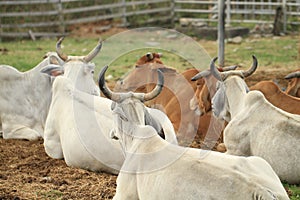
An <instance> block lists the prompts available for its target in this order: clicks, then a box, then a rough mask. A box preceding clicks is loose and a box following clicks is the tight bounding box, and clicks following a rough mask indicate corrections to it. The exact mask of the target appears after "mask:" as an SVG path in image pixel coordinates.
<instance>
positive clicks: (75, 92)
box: [43, 40, 177, 174]
mask: <svg viewBox="0 0 300 200" xmlns="http://www.w3.org/2000/svg"><path fill="white" fill-rule="evenodd" d="M61 41H62V40H60V41H59V42H58V44H57V49H58V50H57V52H58V54H59V55H60V57H61V58H62V59H64V60H66V64H64V66H63V70H64V76H59V77H56V79H55V81H54V83H53V88H52V102H51V105H50V109H49V114H48V117H47V121H46V126H45V137H44V146H45V151H46V153H47V154H48V155H49V156H50V157H52V158H56V159H62V158H64V160H65V162H66V164H67V165H68V166H73V167H78V168H83V169H87V170H91V171H104V172H108V173H113V174H117V173H118V172H119V170H120V168H121V166H122V164H123V162H124V155H123V153H122V151H121V146H120V144H119V142H117V141H112V140H111V139H110V136H109V135H110V132H111V130H112V129H113V128H114V127H113V120H112V112H111V109H110V107H111V103H112V101H111V100H109V99H107V98H103V97H100V96H99V95H94V94H95V91H96V89H95V87H97V86H96V84H95V82H94V80H93V73H94V67H95V65H93V64H92V63H89V62H90V61H91V59H92V58H94V57H95V56H96V55H97V53H98V52H99V51H100V47H101V43H99V44H98V45H97V46H96V47H95V49H94V50H93V51H92V52H91V53H90V54H88V55H87V56H85V57H84V56H66V55H64V54H62V52H61V49H60V43H61ZM87 58H88V59H87ZM56 70H61V67H59V66H58V67H56V66H53V65H52V66H47V67H46V68H45V69H44V70H43V72H46V73H53V72H54V71H56ZM97 89H98V90H99V88H98V87H97ZM143 108H144V109H145V110H147V112H146V114H145V116H144V117H145V124H149V125H151V126H153V127H155V128H156V130H157V131H158V132H160V133H161V135H162V136H163V137H164V138H165V139H166V140H167V141H169V142H172V143H174V144H177V140H176V136H175V131H174V129H173V126H172V124H171V122H170V121H169V119H168V118H167V116H166V115H165V114H164V113H162V112H161V111H159V110H156V109H146V108H145V106H144V107H143Z"/></svg>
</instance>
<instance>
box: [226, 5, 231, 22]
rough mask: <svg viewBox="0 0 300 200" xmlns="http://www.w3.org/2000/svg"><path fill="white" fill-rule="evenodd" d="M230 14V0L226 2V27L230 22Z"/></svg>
mask: <svg viewBox="0 0 300 200" xmlns="http://www.w3.org/2000/svg"><path fill="white" fill-rule="evenodd" d="M230 12H231V8H230V0H227V1H226V25H227V26H230V20H231V16H230Z"/></svg>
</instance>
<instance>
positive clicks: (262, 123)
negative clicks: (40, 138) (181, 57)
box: [211, 56, 300, 184]
mask: <svg viewBox="0 0 300 200" xmlns="http://www.w3.org/2000/svg"><path fill="white" fill-rule="evenodd" d="M215 60H216V59H214V60H213V61H212V63H211V71H212V73H213V75H214V76H215V77H216V78H217V79H218V80H219V82H218V86H217V92H216V94H215V95H214V97H213V99H212V107H213V112H214V115H215V116H216V117H218V118H222V119H225V120H226V121H228V122H229V123H228V125H227V126H226V128H225V130H224V143H225V146H226V148H227V152H226V153H228V154H232V155H239V156H260V157H262V158H263V159H265V160H266V161H267V162H268V163H270V165H271V166H272V168H273V169H274V171H275V172H276V173H277V175H278V176H279V178H280V179H281V180H282V181H287V182H288V183H291V184H294V183H300V167H299V163H300V157H299V155H300V146H299V144H300V132H299V131H300V115H295V114H291V113H288V112H285V111H283V110H282V109H280V108H277V107H275V106H274V105H272V104H271V103H270V102H268V101H267V99H266V98H265V97H264V95H263V94H262V93H261V92H259V91H250V92H249V89H248V87H247V85H246V83H245V81H244V79H243V78H244V77H246V76H247V75H248V74H251V73H253V72H254V71H255V70H256V68H257V65H258V64H257V59H256V58H255V57H254V56H253V65H252V67H251V68H250V69H249V70H247V71H244V70H239V71H232V72H219V71H218V70H216V67H215V65H214V61H215Z"/></svg>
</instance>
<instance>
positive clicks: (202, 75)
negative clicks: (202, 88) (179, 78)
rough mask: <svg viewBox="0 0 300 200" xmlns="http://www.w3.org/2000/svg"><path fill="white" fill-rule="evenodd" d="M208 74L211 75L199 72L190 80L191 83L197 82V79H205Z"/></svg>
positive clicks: (207, 72)
mask: <svg viewBox="0 0 300 200" xmlns="http://www.w3.org/2000/svg"><path fill="white" fill-rule="evenodd" d="M210 74H211V73H210V71H209V70H204V71H202V72H199V73H198V74H196V75H195V76H193V77H192V78H191V81H196V80H198V79H199V78H202V77H206V76H208V75H210Z"/></svg>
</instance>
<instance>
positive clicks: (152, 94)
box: [144, 69, 164, 101]
mask: <svg viewBox="0 0 300 200" xmlns="http://www.w3.org/2000/svg"><path fill="white" fill-rule="evenodd" d="M157 72H158V80H157V84H156V86H155V88H154V89H153V90H152V91H151V92H148V93H146V94H145V95H144V101H149V100H151V99H153V98H155V97H157V95H159V93H160V92H161V91H162V88H163V86H164V75H163V73H162V72H161V71H160V70H159V69H158V70H157Z"/></svg>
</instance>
